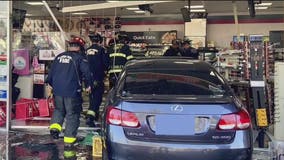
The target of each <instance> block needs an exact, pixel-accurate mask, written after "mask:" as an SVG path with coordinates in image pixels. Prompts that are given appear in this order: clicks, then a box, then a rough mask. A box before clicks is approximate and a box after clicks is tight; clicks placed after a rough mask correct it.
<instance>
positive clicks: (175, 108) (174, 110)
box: [171, 105, 183, 112]
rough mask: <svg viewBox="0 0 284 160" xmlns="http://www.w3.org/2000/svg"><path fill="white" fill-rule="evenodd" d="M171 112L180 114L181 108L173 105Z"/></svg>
mask: <svg viewBox="0 0 284 160" xmlns="http://www.w3.org/2000/svg"><path fill="white" fill-rule="evenodd" d="M171 111H173V112H182V111H183V107H182V106H180V105H174V106H172V107H171Z"/></svg>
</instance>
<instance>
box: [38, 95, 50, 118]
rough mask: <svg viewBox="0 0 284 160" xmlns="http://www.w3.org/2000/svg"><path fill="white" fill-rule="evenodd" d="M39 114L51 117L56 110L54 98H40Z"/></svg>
mask: <svg viewBox="0 0 284 160" xmlns="http://www.w3.org/2000/svg"><path fill="white" fill-rule="evenodd" d="M38 109H39V116H41V117H51V116H52V113H53V111H54V99H53V98H47V99H39V100H38Z"/></svg>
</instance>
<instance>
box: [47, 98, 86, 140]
mask: <svg viewBox="0 0 284 160" xmlns="http://www.w3.org/2000/svg"><path fill="white" fill-rule="evenodd" d="M54 100H55V110H54V113H53V115H52V118H51V121H50V123H51V125H50V129H58V130H59V131H62V125H63V122H64V118H66V125H65V126H66V127H65V131H64V142H65V143H74V142H75V141H76V135H77V131H78V128H79V125H80V114H81V111H82V98H81V97H76V98H73V97H72V98H71V97H61V96H55V98H54Z"/></svg>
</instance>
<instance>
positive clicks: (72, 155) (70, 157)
mask: <svg viewBox="0 0 284 160" xmlns="http://www.w3.org/2000/svg"><path fill="white" fill-rule="evenodd" d="M63 156H64V159H65V160H77V156H76V148H75V146H74V144H67V143H65V144H64V152H63Z"/></svg>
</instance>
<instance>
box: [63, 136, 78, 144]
mask: <svg viewBox="0 0 284 160" xmlns="http://www.w3.org/2000/svg"><path fill="white" fill-rule="evenodd" d="M75 141H76V138H74V137H64V143H74V142H75Z"/></svg>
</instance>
